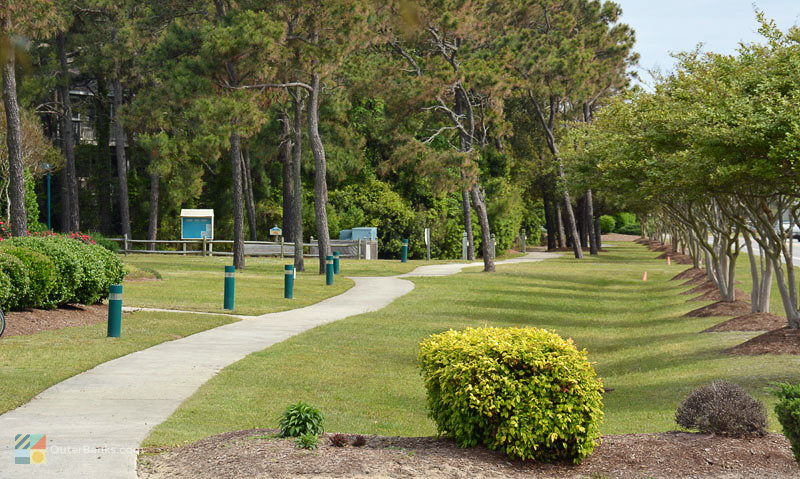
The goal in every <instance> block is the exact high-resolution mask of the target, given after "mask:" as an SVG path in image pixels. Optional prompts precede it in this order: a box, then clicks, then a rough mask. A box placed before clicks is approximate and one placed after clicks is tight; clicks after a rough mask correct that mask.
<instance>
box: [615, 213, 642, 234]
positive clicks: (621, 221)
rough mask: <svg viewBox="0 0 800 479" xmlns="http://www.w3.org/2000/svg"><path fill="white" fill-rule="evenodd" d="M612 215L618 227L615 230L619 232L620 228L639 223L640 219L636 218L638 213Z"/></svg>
mask: <svg viewBox="0 0 800 479" xmlns="http://www.w3.org/2000/svg"><path fill="white" fill-rule="evenodd" d="M612 216H613V218H614V222H615V223H616V228H617V231H614V232H615V233H619V231H618V230H619V229H621V228H624V227H626V226H628V225H634V224H637V223H638V221H637V220H636V215H635V214H633V213H617V214H615V215H612Z"/></svg>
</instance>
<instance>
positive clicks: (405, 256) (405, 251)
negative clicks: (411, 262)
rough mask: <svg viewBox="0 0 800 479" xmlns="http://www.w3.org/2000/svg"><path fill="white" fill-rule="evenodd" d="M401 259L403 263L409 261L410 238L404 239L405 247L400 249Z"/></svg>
mask: <svg viewBox="0 0 800 479" xmlns="http://www.w3.org/2000/svg"><path fill="white" fill-rule="evenodd" d="M400 261H401V262H403V263H408V240H407V239H404V240H403V249H402V250H400Z"/></svg>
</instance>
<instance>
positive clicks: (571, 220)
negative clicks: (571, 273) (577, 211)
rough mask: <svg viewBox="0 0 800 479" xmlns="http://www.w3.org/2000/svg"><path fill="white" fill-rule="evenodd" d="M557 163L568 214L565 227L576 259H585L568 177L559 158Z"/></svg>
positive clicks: (565, 208)
mask: <svg viewBox="0 0 800 479" xmlns="http://www.w3.org/2000/svg"><path fill="white" fill-rule="evenodd" d="M556 161H557V162H558V176H559V178H561V180H562V185H563V188H564V192H563V198H564V211H565V212H566V224H565V225H564V226H565V227H566V230H567V232H568V234H569V236H570V237H571V238H572V251H573V252H574V253H575V258H576V259H583V250H582V249H581V243H580V241H578V228H576V227H575V215H574V214H573V212H572V201H570V198H569V191H568V190H567V186H566V180H567V176H566V175H565V174H564V164H563V163H562V161H561V158H557V159H556Z"/></svg>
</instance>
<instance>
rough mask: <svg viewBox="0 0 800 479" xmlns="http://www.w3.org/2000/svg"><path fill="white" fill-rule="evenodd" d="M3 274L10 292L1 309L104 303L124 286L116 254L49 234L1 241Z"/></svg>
mask: <svg viewBox="0 0 800 479" xmlns="http://www.w3.org/2000/svg"><path fill="white" fill-rule="evenodd" d="M0 273H1V274H3V275H5V276H7V277H8V278H9V279H10V283H11V287H12V294H11V295H10V297H9V298H7V299H3V298H0V308H2V309H18V308H28V307H43V308H55V307H58V306H60V305H63V304H68V303H82V304H94V303H97V302H99V301H101V300H103V299H104V298H105V297H107V296H108V288H109V286H110V285H112V284H115V283H119V282H121V281H122V278H123V277H124V268H123V265H122V261H120V259H119V258H118V257H117V255H115V254H114V253H112V252H110V251H109V250H107V249H105V248H102V247H100V246H97V245H96V244H94V243H93V242H92V241H87V240H86V239H85V238H82V237H70V236H61V235H52V234H50V235H45V236H27V237H18V238H9V239H6V240H4V241H2V243H0ZM0 281H2V280H0Z"/></svg>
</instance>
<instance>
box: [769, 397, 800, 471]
mask: <svg viewBox="0 0 800 479" xmlns="http://www.w3.org/2000/svg"><path fill="white" fill-rule="evenodd" d="M775 395H776V396H778V403H777V404H775V414H777V415H778V422H780V423H781V427H782V428H783V435H784V436H786V439H788V440H789V443H790V444H791V445H792V453H794V459H795V460H796V461H797V462H800V383H798V384H778V390H777V391H776V392H775Z"/></svg>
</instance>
